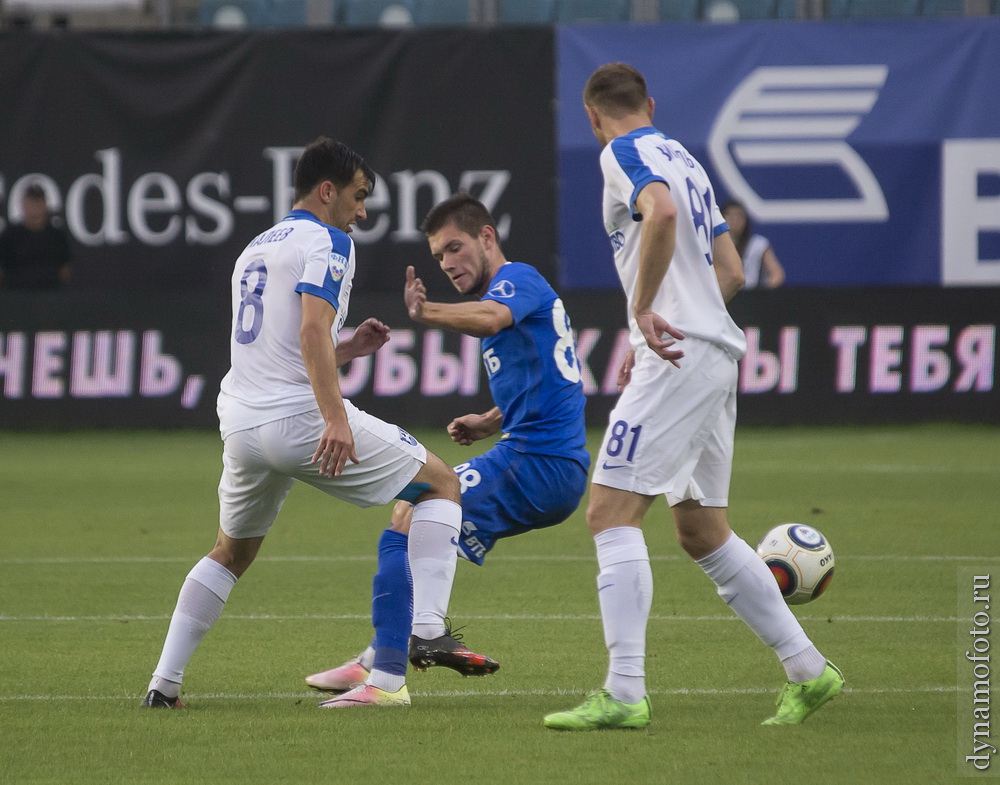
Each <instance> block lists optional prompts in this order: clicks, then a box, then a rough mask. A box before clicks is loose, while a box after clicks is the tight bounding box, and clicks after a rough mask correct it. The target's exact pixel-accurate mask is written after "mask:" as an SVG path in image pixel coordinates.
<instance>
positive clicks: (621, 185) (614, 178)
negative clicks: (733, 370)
mask: <svg viewBox="0 0 1000 785" xmlns="http://www.w3.org/2000/svg"><path fill="white" fill-rule="evenodd" d="M601 170H602V171H603V172H604V227H605V229H606V230H607V232H608V237H609V238H610V240H611V245H612V248H613V249H614V253H615V266H616V267H617V269H618V277H619V278H620V279H621V282H622V286H623V287H624V289H625V295H626V297H627V298H628V319H629V327H630V332H631V335H630V340H631V344H632V347H633V348H634V349H636V351H637V352H643V351H648V347H647V346H646V341H645V338H643V336H642V333H641V332H640V330H639V327H638V325H637V324H636V321H635V317H634V316H633V314H632V305H633V303H634V301H635V290H636V281H637V278H638V274H639V237H640V233H641V231H642V223H641V221H642V216H641V215H639V214H637V213H636V212H635V199H636V197H637V196H638V195H639V192H640V191H641V190H642V189H643V188H644V187H645V186H646V185H648V184H649V183H652V182H663V183H666V185H667V187H668V188H670V193H671V195H672V196H673V200H674V203H675V204H676V205H677V241H676V246H675V249H674V255H673V258H672V259H671V261H670V267H669V268H668V269H667V274H666V276H665V278H664V280H663V283H662V284H661V285H660V290H659V292H657V294H656V297H655V299H654V300H653V311H654V312H655V313H657V314H659V315H660V316H662V317H663V318H664V319H666V320H667V321H668V322H670V324H671V325H672V326H674V327H676V328H677V329H678V330H680V331H681V332H682V333H684V334H685V335H690V336H694V337H697V338H703V339H705V340H708V341H712V342H714V343H717V344H720V345H721V346H723V347H725V348H726V350H727V351H728V352H729V353H730V354H732V355H733V357H735V358H736V359H737V360H738V359H739V358H741V357H742V356H743V354H744V353H745V352H746V338H745V336H744V335H743V331H742V330H740V328H739V327H737V325H736V323H735V322H734V321H733V320H732V318H731V317H730V315H729V311H727V310H726V304H725V301H724V300H723V299H722V293H721V291H720V290H719V282H718V279H717V278H716V277H715V270H714V269H713V268H712V242H713V240H714V239H715V237H716V236H717V235H719V234H721V233H722V232H725V231H728V230H729V226H728V225H727V224H726V222H725V221H724V220H723V218H722V213H721V212H720V211H719V208H718V206H717V205H716V203H715V192H714V190H713V188H712V184H711V182H710V181H709V179H708V175H706V174H705V170H704V169H703V168H702V166H701V164H699V163H698V162H697V161H696V160H695V159H694V158H693V157H692V156H691V154H690V153H689V152H688V151H687V150H686V149H685V148H684V146H683V145H681V144H680V143H679V142H677V141H675V140H673V139H670V138H668V137H666V136H664V135H663V134H662V133H660V132H659V131H657V130H656V129H655V128H652V127H646V128H639V129H637V130H635V131H632V132H631V133H628V134H625V135H624V136H619V137H618V138H616V139H614V140H613V141H612V142H611V143H610V144H608V145H606V146H605V147H604V150H602V151H601Z"/></svg>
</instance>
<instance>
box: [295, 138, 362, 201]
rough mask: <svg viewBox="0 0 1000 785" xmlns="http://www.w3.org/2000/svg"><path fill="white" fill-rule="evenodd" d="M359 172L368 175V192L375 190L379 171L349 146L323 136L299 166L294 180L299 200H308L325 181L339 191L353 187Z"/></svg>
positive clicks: (313, 144)
mask: <svg viewBox="0 0 1000 785" xmlns="http://www.w3.org/2000/svg"><path fill="white" fill-rule="evenodd" d="M359 170H360V171H362V172H364V173H365V179H366V180H368V189H369V190H373V189H374V188H375V171H374V170H373V169H372V168H371V167H370V166H369V165H368V164H367V163H365V159H364V158H362V157H361V156H360V155H358V154H357V153H356V152H354V151H353V150H352V149H351V148H350V147H348V146H347V145H345V144H343V143H341V142H337V141H334V140H333V139H330V138H329V137H328V136H321V137H319V138H318V139H317V140H316V141H315V142H313V143H312V144H310V145H309V146H308V147H306V149H305V150H303V151H302V155H301V156H300V157H299V161H298V163H297V164H295V174H294V175H293V177H292V180H293V182H294V184H295V200H296V201H298V200H299V199H302V198H304V197H306V196H308V195H309V193H310V192H311V191H312V189H313V188H315V187H316V186H317V185H319V184H320V183H321V182H323V181H324V180H329V181H330V182H332V183H333V184H334V185H335V186H337V188H343V187H344V186H345V185H350V184H351V182H352V181H353V180H354V176H355V175H356V174H357V172H358V171H359Z"/></svg>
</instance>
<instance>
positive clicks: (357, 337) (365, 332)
mask: <svg viewBox="0 0 1000 785" xmlns="http://www.w3.org/2000/svg"><path fill="white" fill-rule="evenodd" d="M351 341H352V343H353V345H354V348H355V350H356V352H357V354H356V356H357V357H365V356H367V355H369V354H375V352H377V351H378V350H379V349H381V348H382V347H383V346H385V345H386V343H387V342H388V341H389V325H387V324H384V323H383V322H380V321H379V320H378V319H375V318H368V319H365V320H364V321H363V322H362V323H361V324H359V325H358V328H357V329H356V330H355V331H354V335H352V336H351Z"/></svg>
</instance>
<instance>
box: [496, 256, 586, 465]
mask: <svg viewBox="0 0 1000 785" xmlns="http://www.w3.org/2000/svg"><path fill="white" fill-rule="evenodd" d="M482 300H495V301H496V302H498V303H503V304H504V305H506V306H507V307H508V308H510V312H511V314H512V315H513V317H514V323H513V324H512V325H511V326H510V327H506V328H504V329H503V330H500V332H498V333H497V334H496V335H491V336H490V337H488V338H484V339H483V341H482V350H483V362H484V363H485V365H486V372H487V374H488V376H489V384H490V392H491V393H492V394H493V401H494V403H496V405H497V407H498V408H499V409H500V411H501V412H502V413H503V422H502V425H501V429H502V431H503V434H504V435H503V437H502V438H503V440H504V443H505V444H508V445H510V446H511V447H513V448H514V449H515V450H518V451H519V452H525V453H535V454H539V455H552V456H561V457H567V458H573V459H575V460H578V461H580V462H581V463H583V464H584V466H589V465H590V456H589V454H588V453H587V434H586V430H585V425H584V419H583V406H584V395H583V383H582V382H581V381H580V361H579V360H578V359H577V356H576V342H575V341H574V339H573V331H572V328H571V327H570V322H569V317H568V316H567V315H566V309H565V308H564V307H563V303H562V300H560V299H559V296H558V295H557V294H556V293H555V291H554V290H553V289H552V287H551V286H549V284H548V282H547V281H546V280H545V279H544V278H543V277H542V276H541V274H539V272H538V271H537V270H536V269H535V268H534V267H532V266H530V265H527V264H520V263H517V262H508V263H507V264H505V265H503V266H502V267H501V268H500V269H499V270H498V271H497V274H496V275H495V276H494V277H493V280H492V281H490V286H489V290H488V291H487V292H486V294H485V295H483V297H482Z"/></svg>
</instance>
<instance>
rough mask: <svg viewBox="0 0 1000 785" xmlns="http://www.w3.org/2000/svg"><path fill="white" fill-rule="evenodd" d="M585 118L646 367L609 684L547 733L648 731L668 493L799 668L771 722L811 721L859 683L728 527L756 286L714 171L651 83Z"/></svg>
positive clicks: (614, 461) (625, 406)
mask: <svg viewBox="0 0 1000 785" xmlns="http://www.w3.org/2000/svg"><path fill="white" fill-rule="evenodd" d="M584 107H585V110H586V112H587V116H588V119H589V121H590V126H591V129H592V130H593V132H594V135H595V136H596V137H597V140H598V141H599V142H600V144H601V146H602V147H603V150H602V151H601V157H600V161H601V170H602V171H603V173H604V224H605V229H606V230H607V233H608V236H609V238H610V240H611V245H612V248H613V249H614V258H615V266H616V267H617V270H618V275H619V277H620V279H621V282H622V286H623V288H624V290H625V294H626V297H627V299H628V314H629V328H630V335H631V344H632V350H633V351H634V368H631V369H630V371H631V380H630V381H628V383H627V385H626V386H625V389H624V391H623V392H622V395H621V397H620V399H619V400H618V403H617V405H616V406H615V408H614V410H613V411H612V412H611V417H610V422H609V425H608V429H607V432H606V433H605V436H604V441H603V443H602V445H601V450H600V452H599V453H598V454H597V459H596V463H597V466H596V468H595V470H594V476H593V480H592V485H591V494H590V504H589V507H588V509H587V524H588V527H589V528H590V531H591V533H592V534H593V535H594V542H595V544H596V546H597V560H598V565H599V567H600V573H599V575H598V579H597V583H598V598H599V600H600V605H601V617H602V619H603V623H604V637H605V642H606V644H607V647H608V651H609V654H610V662H609V667H608V676H607V679H606V681H605V683H604V688H603V689H601V690H597V691H596V692H594V693H592V694H591V695H590V696H588V698H587V700H586V701H585V702H584V703H583V704H582V705H580V706H578V707H576V708H574V709H571V710H569V711H563V712H557V713H555V714H550V715H548V716H547V717H546V718H545V724H546V726H548V727H550V728H554V729H557V730H591V729H596V728H638V727H643V726H645V725H647V724H648V723H649V717H650V704H649V698H648V696H647V695H646V680H645V655H646V623H647V621H648V618H649V611H650V606H651V604H652V595H653V578H652V572H651V570H650V566H649V554H648V552H647V550H646V543H645V539H644V537H643V533H642V528H641V527H642V522H643V518H644V517H645V515H646V512H647V511H648V510H649V508H650V506H651V505H652V503H653V501H654V500H655V499H656V498H657V496H661V495H662V496H665V497H666V500H667V502H668V504H669V505H670V509H671V512H672V514H673V519H674V526H675V530H676V533H677V538H678V540H679V541H680V544H681V547H683V548H684V550H685V551H686V552H687V553H688V555H690V556H691V557H692V558H693V559H694V560H695V561H697V563H698V565H699V566H700V567H701V568H702V569H703V570H704V571H705V573H706V574H707V575H708V576H709V578H711V579H712V580H713V581H714V582H715V584H716V586H717V587H718V593H719V595H720V596H721V597H722V598H723V599H724V600H725V601H726V603H727V604H728V605H729V607H730V608H732V610H733V611H734V612H735V613H736V614H737V615H738V616H739V617H740V618H741V619H742V620H743V621H744V622H746V624H747V625H748V626H749V627H750V628H751V629H752V630H753V631H754V632H755V633H756V634H757V636H758V637H759V638H761V640H763V641H764V642H765V643H766V644H768V645H769V646H771V647H772V649H773V650H774V651H775V654H776V655H777V656H778V658H779V659H780V660H781V663H782V665H783V666H784V669H785V673H786V675H787V677H788V683H787V684H786V685H785V688H784V689H783V690H782V692H781V695H780V696H779V703H778V711H777V714H776V715H775V716H774V717H771V718H770V719H768V720H766V721H765V724H769V725H788V724H796V723H799V722H802V721H803V720H804V719H805V718H806V717H808V716H809V714H811V713H812V712H813V711H815V710H816V709H817V708H819V706H821V705H822V704H823V703H825V702H826V701H827V700H829V699H830V698H831V697H833V696H834V695H836V694H837V693H839V692H840V690H841V688H842V686H843V683H844V680H843V677H842V676H841V674H840V672H839V671H838V670H837V669H836V668H835V667H834V666H833V665H830V664H829V663H828V662H827V661H826V659H825V658H824V657H823V656H822V655H821V654H820V653H819V651H817V649H816V647H815V646H814V645H813V644H812V642H811V641H810V640H809V638H807V637H806V634H805V632H803V630H802V627H801V626H800V625H799V623H798V621H797V620H796V618H795V616H794V615H793V614H792V612H791V611H790V610H789V609H788V607H787V606H786V605H785V602H784V600H783V599H782V597H781V594H780V592H779V591H778V586H777V583H776V582H775V581H774V579H773V577H772V576H771V573H770V570H769V569H768V568H767V566H766V565H765V564H764V562H763V560H762V559H760V558H759V557H758V556H757V554H756V553H755V552H754V550H753V548H751V547H750V546H749V545H748V544H747V543H746V542H745V541H743V540H742V539H740V538H739V537H738V536H736V534H735V533H734V532H733V531H732V529H730V528H729V522H728V516H727V506H728V504H729V501H728V497H729V479H730V473H731V467H732V459H733V436H734V430H735V425H736V382H737V372H738V366H737V361H738V360H739V358H740V357H742V356H743V353H744V351H745V349H746V344H745V340H744V336H743V333H742V331H741V330H740V329H739V327H737V326H736V324H735V323H734V322H733V320H732V319H731V318H730V316H729V312H728V311H727V310H726V302H728V300H729V299H730V298H731V297H732V296H733V295H734V294H735V293H736V292H737V291H738V290H739V288H740V286H741V285H742V284H743V274H742V269H741V264H740V258H739V255H738V254H737V253H736V248H735V246H734V245H733V242H732V240H731V239H730V236H729V231H728V226H726V224H725V222H724V221H723V220H722V215H721V214H720V212H719V208H718V207H717V206H716V203H715V194H714V190H713V188H712V184H711V182H710V181H709V179H708V176H707V175H706V174H705V171H704V169H702V167H701V164H699V163H698V162H697V161H696V160H695V159H694V158H693V157H692V156H691V154H690V153H689V152H688V151H687V150H686V149H685V148H684V146H683V145H681V144H680V143H679V142H677V141H676V140H674V139H670V138H669V137H667V136H666V135H664V134H663V133H661V132H660V131H658V130H657V129H656V128H654V127H653V125H652V121H653V100H652V99H651V98H650V97H649V95H648V92H647V90H646V82H645V79H644V78H643V76H642V74H640V73H639V72H638V71H637V70H635V69H634V68H632V67H631V66H628V65H625V64H624V63H611V64H608V65H605V66H601V67H600V68H598V69H597V70H596V71H595V72H594V73H593V74H592V75H591V77H590V79H589V80H588V82H587V86H586V88H585V89H584ZM682 345H683V347H684V348H683V349H681V348H680V346H682ZM626 375H627V374H626Z"/></svg>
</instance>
